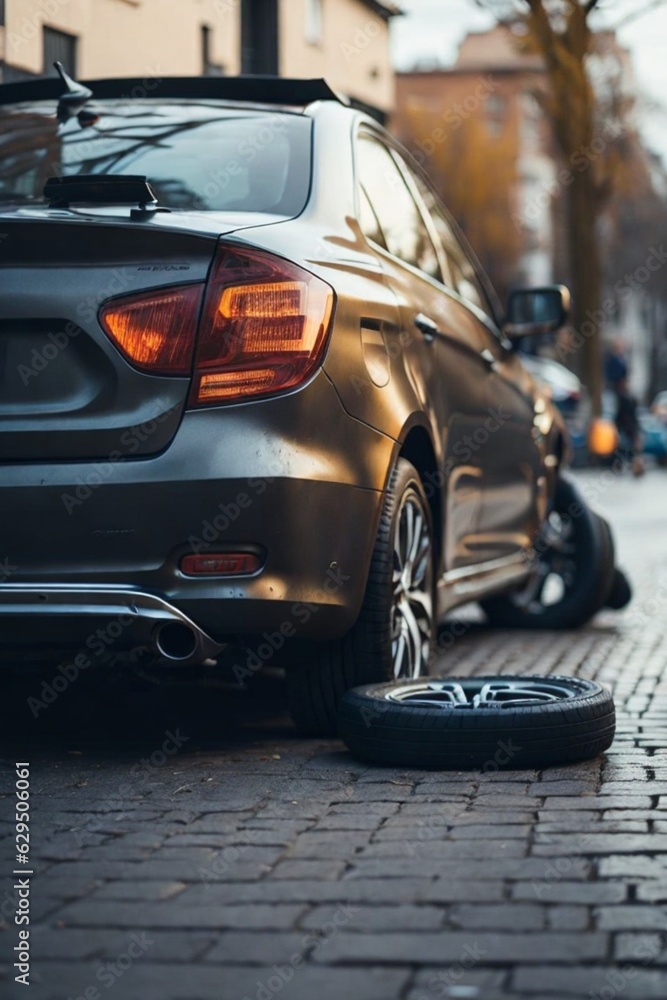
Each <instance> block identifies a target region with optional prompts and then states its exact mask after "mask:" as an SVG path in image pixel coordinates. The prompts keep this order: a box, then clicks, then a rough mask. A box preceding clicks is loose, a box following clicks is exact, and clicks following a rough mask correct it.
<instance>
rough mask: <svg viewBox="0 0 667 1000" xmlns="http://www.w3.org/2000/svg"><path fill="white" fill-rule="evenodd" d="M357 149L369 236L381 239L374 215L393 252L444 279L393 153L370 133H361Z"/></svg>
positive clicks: (390, 250) (386, 242)
mask: <svg viewBox="0 0 667 1000" xmlns="http://www.w3.org/2000/svg"><path fill="white" fill-rule="evenodd" d="M357 150H358V154H357V155H358V174H359V184H360V187H361V200H362V217H361V220H360V221H361V225H362V228H363V229H364V233H365V235H366V236H367V237H368V238H369V239H372V240H373V241H375V242H377V241H378V240H377V234H376V233H374V232H373V216H374V217H375V219H376V220H377V223H379V226H380V229H381V231H382V235H383V237H384V241H383V242H384V246H385V247H386V249H387V250H388V251H389V253H391V254H393V255H394V257H398V258H399V259H400V260H403V261H405V262H406V264H412V266H413V267H417V268H419V270H420V271H424V273H425V274H428V275H430V277H432V278H437V280H438V281H441V280H442V277H441V274H440V265H439V263H438V255H437V253H436V250H435V247H434V246H433V241H432V240H431V237H430V235H429V232H428V229H427V228H426V224H425V222H424V219H423V218H422V215H421V212H420V211H419V208H418V207H417V204H416V202H415V200H414V198H413V197H412V194H411V193H410V189H409V188H408V186H407V184H406V183H405V180H404V178H403V176H402V174H401V172H400V170H399V168H398V165H397V164H396V162H395V160H394V158H393V157H392V155H391V153H390V152H389V150H388V149H387V147H386V146H383V145H382V144H381V143H380V142H377V141H376V140H375V139H371V138H370V137H366V136H360V138H359V142H358V145H357ZM364 198H365V199H367V201H368V203H369V206H370V207H372V213H373V214H372V215H369V213H368V211H367V210H366V211H364Z"/></svg>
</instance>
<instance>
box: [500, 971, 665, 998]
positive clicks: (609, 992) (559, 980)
mask: <svg viewBox="0 0 667 1000" xmlns="http://www.w3.org/2000/svg"><path fill="white" fill-rule="evenodd" d="M512 983H513V985H514V987H515V989H516V991H517V993H518V994H524V995H527V997H529V998H530V1000H534V998H535V995H536V994H537V993H538V992H539V991H544V993H545V995H549V996H553V995H554V994H561V995H562V996H564V997H576V998H579V997H581V998H583V997H585V998H586V1000H591V997H595V998H596V1000H597V998H598V997H607V996H608V997H622V998H623V1000H664V997H665V973H664V971H661V970H656V969H642V968H633V970H632V974H631V976H630V977H628V976H626V975H625V974H624V973H623V971H622V969H618V968H616V967H609V968H605V967H588V968H587V967H585V966H582V967H580V968H578V969H572V968H567V967H565V966H561V965H548V966H544V967H543V968H540V969H534V968H519V969H518V970H517V971H516V973H515V975H514V977H513V980H512ZM604 991H606V992H604Z"/></svg>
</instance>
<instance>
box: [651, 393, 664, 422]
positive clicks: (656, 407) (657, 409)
mask: <svg viewBox="0 0 667 1000" xmlns="http://www.w3.org/2000/svg"><path fill="white" fill-rule="evenodd" d="M651 413H652V414H653V415H654V416H655V417H657V418H658V420H660V421H661V422H662V423H663V424H667V392H659V393H658V395H657V396H656V397H655V399H654V400H653V402H652V403H651Z"/></svg>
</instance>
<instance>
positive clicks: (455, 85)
mask: <svg viewBox="0 0 667 1000" xmlns="http://www.w3.org/2000/svg"><path fill="white" fill-rule="evenodd" d="M517 41H518V39H517V38H516V37H515V36H514V35H513V34H512V32H510V31H509V30H507V29H506V28H502V27H497V28H495V29H493V30H491V31H485V32H480V33H474V34H470V35H468V36H467V37H466V38H465V39H464V41H463V43H462V44H461V47H460V49H459V54H458V58H457V60H456V63H455V64H454V66H453V67H452V68H451V69H426V70H419V69H418V70H416V71H414V72H410V73H401V74H399V75H398V77H397V111H396V114H395V116H394V119H393V120H394V125H395V128H396V130H397V132H398V134H399V135H400V136H401V138H402V140H403V141H404V142H405V143H406V145H407V146H409V147H410V148H411V149H412V150H413V152H415V153H416V155H417V157H418V158H419V159H420V160H422V164H423V166H424V168H425V169H426V170H427V171H428V172H429V173H430V174H431V176H432V177H433V179H434V180H435V182H436V183H437V184H438V185H439V186H440V187H441V189H442V194H443V197H444V200H445V201H446V202H447V203H448V204H449V206H450V208H451V210H452V211H453V212H454V214H455V215H456V216H457V218H458V221H459V222H460V223H461V225H462V226H463V228H464V229H465V231H466V232H467V234H468V236H469V238H470V239H471V241H472V242H473V244H474V245H475V246H476V248H477V249H478V251H479V253H480V256H481V257H482V258H483V263H484V264H485V265H486V267H487V269H488V270H489V271H490V273H491V274H492V276H493V278H494V280H495V282H496V284H497V285H498V286H499V287H500V290H501V291H504V290H505V289H506V288H507V287H508V286H509V285H512V284H516V283H525V284H545V283H546V284H548V283H549V282H551V281H552V279H553V268H554V258H555V256H556V231H555V227H554V220H553V205H552V197H551V194H550V193H548V192H550V191H551V190H552V188H553V185H554V182H555V178H556V172H557V163H556V153H555V149H554V143H553V139H552V135H551V130H550V127H549V125H548V123H547V122H546V120H545V116H544V115H543V113H542V111H541V109H540V106H539V103H538V100H537V97H536V95H538V94H539V93H540V92H541V91H542V92H543V91H544V90H545V87H546V80H545V72H544V67H543V64H542V60H541V58H540V57H539V56H536V55H534V54H532V53H529V52H525V51H522V50H521V47H520V45H519V44H517ZM462 164H465V170H462V169H461V167H462ZM545 191H546V192H547V194H546V195H545Z"/></svg>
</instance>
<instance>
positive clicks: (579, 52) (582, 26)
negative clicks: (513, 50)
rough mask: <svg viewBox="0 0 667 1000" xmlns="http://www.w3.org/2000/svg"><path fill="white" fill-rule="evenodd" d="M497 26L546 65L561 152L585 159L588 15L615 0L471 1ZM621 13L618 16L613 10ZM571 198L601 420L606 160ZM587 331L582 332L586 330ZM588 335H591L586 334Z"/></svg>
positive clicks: (576, 275) (576, 273) (570, 237)
mask: <svg viewBox="0 0 667 1000" xmlns="http://www.w3.org/2000/svg"><path fill="white" fill-rule="evenodd" d="M474 2H475V3H476V5H477V6H478V7H482V8H484V9H486V10H488V11H490V12H491V13H492V14H494V16H495V17H496V19H497V20H498V21H499V22H500V23H504V24H507V25H516V24H522V25H524V26H525V29H526V32H527V39H528V43H529V44H530V45H531V46H532V47H533V48H534V49H536V50H537V51H538V52H539V53H540V54H541V56H542V58H543V59H544V63H545V67H546V72H547V78H548V83H549V88H548V93H547V95H546V96H545V97H544V98H543V104H544V108H545V110H546V113H547V114H548V116H549V118H550V120H551V122H552V126H553V131H554V136H555V139H556V142H557V144H558V147H559V149H560V151H561V153H562V154H563V157H564V159H565V160H566V162H567V163H569V164H571V163H574V162H575V161H576V162H577V163H581V162H582V157H583V159H584V161H585V160H586V152H587V150H590V149H591V148H593V147H592V144H593V141H594V139H595V137H596V136H595V133H596V126H597V122H598V114H597V110H598V109H597V102H596V96H595V92H594V89H593V85H592V82H591V78H590V75H589V65H588V55H589V54H590V53H591V51H592V47H593V34H594V30H593V28H592V27H591V15H592V14H593V13H594V12H596V11H597V10H603V11H607V10H608V9H609V10H611V9H613V8H614V6H615V0H612V2H611V4H607V3H605V2H604V0H474ZM664 2H665V0H646V2H645V3H644V4H639V5H638V6H635V8H634V10H632V12H631V13H630V14H629V15H628V16H627V17H625V18H624V17H621V19H620V21H619V22H618V24H617V26H619V25H620V24H622V23H625V22H626V21H627V20H634V19H635V18H636V17H638V16H640V15H641V14H644V13H647V12H648V11H649V10H652V9H653V8H654V7H657V6H660V5H661V4H662V3H664ZM616 10H617V12H619V13H621V11H620V7H619V6H618V4H616ZM571 178H572V179H571V183H570V185H569V189H568V197H567V207H566V214H567V241H568V255H569V263H570V274H571V283H572V292H573V300H574V315H573V323H574V325H575V326H576V328H577V330H578V331H581V336H583V337H584V340H583V345H582V355H583V357H582V362H583V363H582V365H581V368H582V373H583V375H584V377H585V379H586V381H587V383H588V386H589V389H590V393H591V399H592V403H593V410H594V413H596V414H599V412H600V404H601V393H602V359H601V337H600V329H599V324H598V323H597V322H596V320H595V318H594V317H595V316H596V315H599V307H600V297H601V270H602V268H601V252H600V245H599V239H598V220H599V218H600V215H601V213H602V210H603V208H604V205H605V203H606V200H607V198H608V196H609V194H610V193H611V189H612V186H613V179H612V177H611V176H610V175H609V172H608V171H607V170H605V166H604V161H601V160H597V159H594V158H593V157H590V159H589V166H588V168H587V169H577V170H573V171H572V172H571ZM582 328H583V329H582ZM585 331H588V335H586V333H585Z"/></svg>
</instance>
